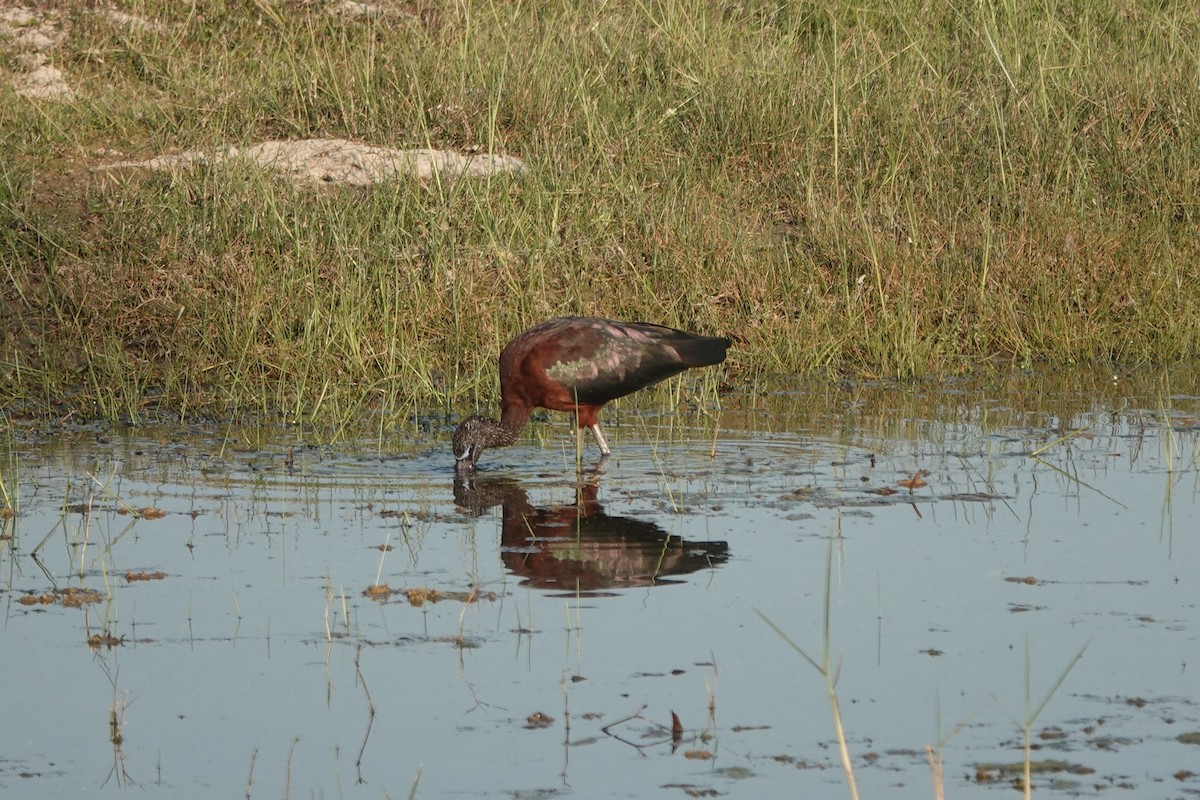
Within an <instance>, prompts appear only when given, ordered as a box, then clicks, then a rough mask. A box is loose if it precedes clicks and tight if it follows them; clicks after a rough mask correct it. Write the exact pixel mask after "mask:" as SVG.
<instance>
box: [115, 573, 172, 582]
mask: <svg viewBox="0 0 1200 800" xmlns="http://www.w3.org/2000/svg"><path fill="white" fill-rule="evenodd" d="M166 577H167V573H165V572H126V573H125V581H126V583H133V582H134V581H161V580H164V579H166Z"/></svg>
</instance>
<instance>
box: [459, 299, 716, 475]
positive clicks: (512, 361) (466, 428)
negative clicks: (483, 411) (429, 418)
mask: <svg viewBox="0 0 1200 800" xmlns="http://www.w3.org/2000/svg"><path fill="white" fill-rule="evenodd" d="M729 345H730V341H729V340H728V339H724V338H721V337H717V336H696V335H694V334H691V333H684V332H683V331H678V330H675V329H674V328H668V327H665V326H663V325H653V324H651V323H649V322H614V321H612V320H608V319H599V318H597V317H560V318H558V319H550V320H546V321H545V322H541V323H538V324H537V325H534V326H533V327H532V328H530V329H529V330H527V331H525V332H524V333H522V334H521V335H519V336H518V337H517V338H515V339H513V340H512V341H511V342H509V343H508V345H507V346H505V348H504V350H503V351H501V353H500V419H499V421H497V420H494V419H489V418H487V417H481V416H471V417H467V418H466V419H464V420H463V421H462V422H460V423H459V425H458V429H457V430H455V431H454V458H455V462H456V463H455V470H456V471H458V472H469V471H470V470H472V469H474V468H475V462H476V461H477V460H478V459H479V454H480V453H482V452H483V451H484V449H485V448H488V447H506V446H508V445H510V444H512V443H513V442H515V441H516V440H517V436H519V435H520V433H521V430H522V429H523V428H524V427H525V423H527V422H528V421H529V415H530V414H531V413H533V409H535V408H549V409H551V410H554V411H574V412H575V419H576V422H577V424H578V425H579V429H580V435H582V430H583V429H584V428H590V429H591V431H592V434H593V435H594V436H595V437H596V444H597V446H599V448H600V452H601V454H603V455H605V456H607V455H608V454H609V453H610V452H611V451H610V450H609V449H608V442H606V441H605V440H604V434H603V433H601V431H600V408H601V406H603V405H604V404H605V403H607V402H609V401H610V400H615V399H617V398H618V397H624V396H625V395H627V394H629V393H630V392H636V391H637V390H638V389H641V388H643V387H645V386H649V385H651V384H653V383H657V382H658V381H661V380H663V379H665V378H669V377H671V376H672V375H678V374H679V373H680V372H683V371H684V370H685V369H688V368H689V367H703V366H707V365H709V364H720V363H721V362H722V361H724V360H725V350H726V348H728V347H729Z"/></svg>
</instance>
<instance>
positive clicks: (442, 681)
mask: <svg viewBox="0 0 1200 800" xmlns="http://www.w3.org/2000/svg"><path fill="white" fill-rule="evenodd" d="M1181 372H1182V371H1177V372H1176V374H1175V376H1174V378H1175V381H1176V383H1175V384H1174V385H1173V384H1172V383H1170V382H1169V381H1168V376H1167V375H1165V374H1163V373H1146V374H1128V375H1121V376H1112V375H1110V374H1099V375H1097V374H1092V373H1078V374H1058V375H1028V374H1021V373H1014V374H1011V375H1009V374H1006V375H1003V376H993V377H990V378H986V379H977V380H971V381H959V382H950V383H938V384H913V385H883V384H880V385H863V384H843V385H838V386H831V385H826V384H813V385H801V384H792V385H783V384H778V385H773V386H772V385H769V384H766V383H764V384H759V385H758V386H756V387H753V388H752V389H746V390H742V391H738V392H734V393H732V394H731V395H729V396H728V397H726V398H724V401H723V403H722V405H723V408H722V410H721V413H720V415H719V417H717V416H714V415H713V414H712V410H711V409H709V410H708V413H706V414H701V415H694V414H688V415H683V416H678V417H677V416H673V415H666V414H663V413H662V412H661V411H660V410H654V411H651V410H648V409H649V408H650V406H649V405H642V406H638V405H634V404H626V405H625V406H624V407H622V408H617V409H612V410H611V413H608V414H607V415H606V420H605V421H606V430H607V432H608V433H609V438H610V442H611V443H612V444H613V446H614V449H615V451H616V455H615V456H614V457H613V458H612V459H610V460H609V461H608V462H607V463H606V464H604V465H603V466H602V467H601V468H599V469H597V468H595V462H594V461H592V460H591V459H592V457H593V455H594V451H592V450H589V451H588V452H586V453H585V468H584V475H583V477H582V479H580V480H577V479H576V475H575V469H574V465H573V459H574V453H573V449H572V444H573V441H574V439H573V437H572V436H570V435H569V432H568V431H567V428H566V425H565V424H564V422H563V421H562V420H561V419H558V418H556V419H555V420H554V421H553V422H538V423H535V425H534V426H533V430H532V433H531V436H529V437H526V439H525V440H523V443H522V444H520V445H519V446H517V447H513V448H509V449H507V450H502V451H489V452H488V453H486V454H485V456H484V459H483V460H482V461H481V470H480V471H479V473H478V474H477V475H476V477H475V478H473V479H472V480H470V481H467V482H460V483H458V484H456V483H455V481H454V479H453V475H452V470H451V466H450V457H449V453H448V449H447V445H446V440H447V439H448V428H447V426H446V425H445V424H444V423H443V421H441V420H422V421H420V422H419V423H417V424H415V425H414V430H418V431H421V432H420V433H409V432H406V433H404V434H403V435H400V434H397V435H396V436H394V437H392V438H390V439H389V440H387V441H384V442H382V443H381V442H368V441H364V442H360V443H357V444H340V445H337V446H334V447H323V446H314V445H311V444H309V443H308V442H309V441H311V440H312V438H313V437H312V436H311V435H301V434H300V433H298V432H297V431H295V430H286V429H282V428H279V429H263V428H259V429H253V430H247V429H231V428H228V427H221V428H218V427H213V428H204V427H174V428H140V429H130V430H123V429H113V428H98V427H91V426H82V427H77V428H71V429H62V428H55V429H54V430H46V429H43V428H41V427H39V426H34V425H24V424H20V423H15V422H14V423H11V424H10V425H9V428H8V433H7V436H6V442H5V444H4V445H3V446H2V447H3V449H2V450H0V469H2V470H3V473H2V474H3V482H2V484H0V485H2V487H3V489H4V491H5V492H6V493H7V495H8V496H9V498H10V503H9V504H10V505H15V507H16V509H17V512H18V513H17V514H16V515H15V516H12V517H9V518H5V519H2V520H0V524H2V528H0V531H2V533H3V536H4V538H3V539H2V540H0V569H2V574H3V581H2V582H0V590H2V591H0V604H2V606H3V625H2V626H0V670H2V673H3V674H4V675H5V676H6V677H7V679H8V691H7V692H6V699H5V706H6V709H5V715H4V717H5V720H6V723H5V731H4V732H5V736H4V741H5V746H4V748H3V752H2V753H0V794H3V795H4V796H14V797H15V796H20V797H27V798H43V797H44V798H61V797H74V796H81V795H85V794H87V795H96V794H116V793H120V792H122V791H124V790H128V789H131V788H132V789H136V790H138V791H140V792H143V793H145V794H148V795H153V796H163V797H180V796H189V797H232V796H239V797H244V796H247V795H248V796H250V797H385V796H386V797H404V796H408V794H409V792H410V791H411V790H412V788H413V786H414V784H415V785H416V795H417V796H418V797H494V796H498V795H504V796H515V797H548V796H559V795H561V796H568V795H571V796H579V797H602V796H603V797H635V798H636V797H651V796H653V797H660V796H678V797H688V796H718V795H719V796H729V797H747V798H749V797H754V798H759V797H782V796H822V797H838V796H848V795H847V794H846V791H847V790H846V784H847V779H846V776H845V774H844V772H843V771H842V768H841V765H840V761H839V759H838V754H837V748H836V745H835V744H834V726H833V722H832V719H831V713H830V703H829V699H828V695H827V694H826V691H825V687H824V684H823V682H822V678H821V676H820V675H819V674H818V672H817V671H816V670H815V669H814V668H813V667H812V666H810V665H809V663H808V662H806V661H805V659H804V658H803V657H802V656H801V655H800V654H798V653H797V652H796V651H795V650H793V649H792V648H791V646H790V645H789V643H788V642H787V641H785V640H784V639H783V638H781V637H780V636H779V635H778V634H777V633H776V632H775V631H773V630H772V628H771V627H769V626H768V624H767V623H766V622H765V621H764V620H763V619H762V618H761V617H760V616H759V614H760V613H761V614H762V615H764V616H765V617H767V618H768V619H770V620H771V621H772V622H773V623H774V624H775V625H777V626H778V627H779V628H780V629H782V630H783V631H784V632H785V633H786V634H787V635H788V636H789V637H790V638H791V639H792V641H793V642H794V643H795V644H797V645H798V646H799V647H801V648H802V649H803V650H804V651H805V653H806V654H808V655H809V656H810V657H812V658H813V659H814V660H816V661H817V662H821V661H822V660H823V658H824V653H825V647H824V644H825V635H824V631H825V619H826V616H825V611H826V607H827V604H828V611H829V615H828V620H829V635H828V646H829V648H828V649H829V660H830V664H831V665H832V667H831V668H832V670H833V671H835V672H836V677H837V687H836V688H837V697H838V700H839V703H840V709H841V716H842V721H843V723H844V726H845V730H846V734H847V737H848V739H849V752H850V755H851V757H852V761H853V766H854V770H855V778H856V780H857V783H858V788H859V790H860V792H861V794H862V796H864V797H894V796H905V797H933V796H934V789H933V776H932V773H931V770H930V767H929V763H928V761H927V754H926V749H925V748H926V746H927V745H930V746H932V747H933V748H934V749H935V752H936V751H937V750H938V749H939V746H940V751H941V753H942V757H943V759H944V765H945V770H944V774H945V783H946V791H947V795H948V796H953V797H984V796H987V797H995V796H1001V797H1007V796H1010V795H1011V794H1012V790H1011V788H1009V785H1010V784H1009V780H1010V779H1011V778H1012V776H1011V775H1010V774H1008V773H1007V772H1006V771H1005V770H1006V769H1008V768H1011V767H1016V766H1018V765H1019V764H1020V763H1021V760H1022V749H1021V740H1022V733H1021V730H1022V729H1021V723H1022V722H1023V721H1024V720H1025V719H1026V718H1027V717H1029V716H1030V715H1031V714H1032V713H1033V712H1034V711H1035V710H1036V709H1037V707H1038V706H1039V705H1040V704H1041V702H1042V700H1043V699H1044V698H1045V697H1046V696H1047V695H1050V697H1049V701H1048V702H1047V703H1046V705H1045V707H1044V708H1042V709H1041V712H1040V714H1039V715H1038V716H1037V718H1036V720H1034V721H1033V723H1032V725H1031V730H1032V735H1033V744H1034V747H1035V749H1034V751H1033V753H1032V758H1033V760H1034V762H1035V764H1036V763H1050V764H1051V766H1054V767H1056V768H1055V769H1053V770H1051V771H1048V772H1046V773H1044V774H1036V775H1035V777H1034V784H1035V787H1036V790H1037V792H1038V794H1039V795H1042V796H1046V795H1058V794H1061V795H1078V794H1084V795H1097V796H1106V797H1148V796H1154V797H1189V796H1192V797H1194V796H1197V795H1198V794H1200V775H1197V774H1191V773H1200V744H1196V743H1195V740H1196V739H1197V738H1200V709H1198V708H1197V699H1198V698H1200V691H1198V690H1200V677H1198V676H1197V669H1198V667H1200V664H1197V663H1196V662H1197V661H1198V660H1200V646H1198V642H1197V639H1198V635H1200V592H1198V591H1197V582H1198V576H1200V541H1198V531H1200V525H1198V524H1197V516H1198V515H1197V497H1198V489H1200V483H1198V479H1197V475H1198V472H1197V460H1198V458H1200V452H1198V449H1197V441H1198V438H1197V437H1198V433H1197V432H1198V431H1200V421H1198V419H1197V417H1196V416H1195V415H1197V413H1200V412H1198V408H1197V406H1198V403H1197V400H1196V394H1197V392H1196V387H1195V386H1194V385H1190V384H1189V385H1187V386H1182V387H1181V386H1179V385H1178V377H1179V374H1180V373H1181ZM1190 372H1192V373H1194V372H1195V370H1190ZM138 509H157V510H161V511H162V512H165V515H163V516H161V517H158V516H157V512H156V511H151V512H144V513H143V514H142V515H141V516H139V515H138V514H137V513H136V511H137V510H138ZM156 517H157V518H156ZM531 537H532V538H531ZM382 547H387V548H390V549H389V550H388V551H387V552H383V551H381V549H380V548H382ZM373 586H375V587H381V588H377V589H375V590H374V592H373V593H371V592H368V588H369V587H373ZM72 589H74V590H87V591H86V592H82V593H81V592H80V591H75V592H70V591H69V590H72ZM89 637H92V638H91V641H90V643H89ZM1081 650H1082V656H1081V657H1080V658H1079V660H1078V662H1077V663H1074V659H1075V658H1076V656H1077V655H1079V653H1080V651H1081ZM1073 663H1074V666H1073V667H1072V664H1073ZM1068 668H1069V671H1068ZM1064 671H1066V674H1065V677H1063V676H1064ZM1060 678H1061V679H1062V680H1061V684H1057V682H1058V681H1059V679H1060ZM1027 684H1028V688H1027ZM672 713H674V714H675V715H677V717H678V720H679V725H680V728H681V730H679V731H678V732H677V733H676V734H675V735H674V736H673V734H672ZM114 734H116V735H114ZM114 739H118V741H117V742H114V741H113V740H114ZM1051 759H1053V760H1055V761H1054V762H1049V760H1051ZM1058 762H1061V764H1059V763H1058ZM997 793H999V794H997Z"/></svg>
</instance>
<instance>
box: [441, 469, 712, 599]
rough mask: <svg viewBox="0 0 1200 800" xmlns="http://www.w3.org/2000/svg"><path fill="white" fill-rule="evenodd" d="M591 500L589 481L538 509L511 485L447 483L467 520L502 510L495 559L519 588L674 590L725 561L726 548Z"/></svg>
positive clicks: (507, 481)
mask: <svg viewBox="0 0 1200 800" xmlns="http://www.w3.org/2000/svg"><path fill="white" fill-rule="evenodd" d="M598 493H599V485H598V481H597V478H596V477H593V478H592V479H591V480H587V481H585V482H584V483H582V484H580V485H578V486H577V487H576V497H575V502H574V503H571V504H568V505H559V506H548V507H539V506H535V505H533V503H531V502H530V500H529V494H528V493H527V492H526V491H525V489H524V488H523V487H522V486H521V483H520V482H519V481H516V480H513V479H512V478H500V477H496V478H491V477H484V476H471V477H467V478H464V477H462V476H459V477H457V478H456V479H455V481H454V503H455V505H457V506H459V507H460V508H462V509H464V510H465V511H467V512H468V513H470V514H472V515H474V516H479V515H482V514H484V513H486V512H487V510H488V509H490V508H491V507H492V506H496V505H499V506H501V509H502V515H501V537H500V546H501V547H500V553H501V558H502V559H503V560H504V565H505V566H506V567H508V569H509V570H510V571H511V572H512V573H513V574H515V575H517V576H519V577H521V578H523V579H524V580H522V582H521V585H522V586H532V587H534V588H537V589H558V590H561V591H564V592H568V593H571V594H575V593H586V594H588V595H591V596H596V595H601V594H604V593H605V592H604V590H606V589H621V588H627V587H634V586H661V585H664V584H671V583H680V582H681V581H680V580H678V578H677V576H683V575H688V574H690V573H693V572H697V571H699V570H704V569H711V568H713V567H716V566H718V565H720V564H723V563H725V562H726V561H727V560H728V559H729V544H728V543H727V542H688V541H686V540H684V539H683V538H681V537H679V536H674V535H671V534H668V533H667V532H666V531H664V530H663V529H662V528H661V527H660V526H659V525H657V524H655V523H653V522H650V521H647V520H643V519H637V518H635V517H620V516H612V515H610V514H606V513H604V507H603V506H602V505H601V504H600V501H599V500H598V499H597V495H598Z"/></svg>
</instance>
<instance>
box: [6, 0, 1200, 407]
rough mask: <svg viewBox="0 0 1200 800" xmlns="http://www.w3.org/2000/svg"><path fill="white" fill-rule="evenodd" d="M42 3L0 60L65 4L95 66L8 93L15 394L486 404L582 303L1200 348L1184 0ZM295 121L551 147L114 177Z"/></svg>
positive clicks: (1006, 339) (292, 130)
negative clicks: (512, 362) (467, 159)
mask: <svg viewBox="0 0 1200 800" xmlns="http://www.w3.org/2000/svg"><path fill="white" fill-rule="evenodd" d="M27 11H29V12H30V14H29V16H27V17H20V18H19V19H17V18H14V19H16V21H15V22H13V23H12V24H11V25H10V27H9V28H7V29H6V33H5V34H4V35H3V36H0V47H3V48H4V52H3V53H2V54H0V60H2V61H3V63H4V64H5V66H6V67H7V68H9V72H10V73H15V72H17V70H18V65H19V64H20V63H22V62H21V59H22V58H23V57H24V56H23V54H22V53H20V52H18V44H17V43H18V41H19V40H20V38H21V37H20V36H19V34H20V32H21V31H20V27H21V26H25V27H27V28H31V29H32V28H34V27H38V29H39V30H41V29H42V28H45V29H47V30H48V31H49V33H48V37H47V38H48V39H49V40H50V41H52V45H51V46H49V47H48V48H47V49H45V50H43V51H42V54H41V57H42V58H43V60H44V61H45V62H46V63H48V64H51V65H53V66H54V67H55V68H56V69H59V70H61V72H62V74H63V76H64V79H65V81H66V82H67V83H68V84H69V85H70V92H69V93H67V94H65V95H63V96H60V97H58V98H57V99H56V98H47V97H30V96H28V95H27V93H25V94H23V93H22V92H21V91H19V90H18V89H17V88H16V87H15V86H6V87H3V88H0V131H2V133H0V137H2V139H0V331H3V339H2V340H0V408H9V409H12V408H20V409H22V410H26V411H34V412H36V411H39V410H45V411H55V412H59V413H64V412H73V411H78V412H83V413H97V412H98V413H101V414H105V415H110V416H124V415H132V416H135V417H137V416H141V415H145V414H146V413H149V412H150V411H151V410H169V411H171V412H173V413H183V414H189V413H193V412H198V411H220V412H222V413H229V412H233V413H239V412H250V411H282V412H284V413H286V414H288V415H289V416H293V417H296V418H307V419H320V418H345V416H346V415H349V414H352V413H354V412H355V411H357V410H360V409H363V408H366V407H378V408H382V409H384V410H385V411H387V410H397V409H404V408H408V407H412V406H413V405H420V406H424V407H443V408H450V407H451V406H452V405H458V406H461V407H464V408H466V407H470V405H471V404H472V403H474V404H476V405H479V404H484V403H486V402H488V401H489V400H490V399H491V398H492V397H493V395H494V394H495V390H496V387H495V369H494V360H495V357H496V354H497V353H498V352H499V350H500V348H501V346H502V345H503V343H504V342H505V341H507V340H508V339H509V338H510V337H511V336H512V335H514V334H515V333H517V332H518V331H520V330H522V329H523V328H525V327H527V326H528V325H529V324H531V323H533V322H535V321H537V320H540V319H543V318H546V317H550V316H555V315H560V314H574V313H586V314H598V315H604V316H611V317H616V318H623V319H647V320H652V321H656V322H661V323H666V324H672V325H676V326H680V327H685V328H688V329H691V330H695V331H697V332H700V333H706V334H723V335H728V336H731V337H733V338H735V340H736V342H737V343H736V344H735V348H734V350H733V351H731V356H730V361H729V369H731V370H733V371H735V372H736V371H740V372H742V373H746V374H753V373H756V372H771V371H787V372H817V371H828V372H836V373H841V374H851V375H865V376H910V375H922V374H929V373H935V372H960V371H962V370H964V369H968V368H970V366H971V365H974V364H977V363H979V361H980V360H983V359H991V358H1003V359H1014V360H1016V361H1018V362H1033V361H1043V360H1044V361H1050V362H1057V363H1068V362H1079V361H1105V362H1124V363H1130V362H1148V361H1153V362H1160V363H1161V362H1167V363H1169V362H1173V361H1177V360H1181V359H1188V358H1193V357H1196V356H1197V355H1200V313H1198V310H1200V309H1198V306H1200V281H1197V280H1196V278H1195V274H1196V273H1195V265H1196V263H1197V262H1198V261H1200V236H1198V234H1197V231H1200V226H1198V225H1197V210H1198V209H1197V203H1196V198H1197V197H1200V168H1198V165H1200V103H1197V101H1196V93H1195V85H1194V84H1195V76H1196V74H1197V67H1198V63H1197V59H1198V55H1197V52H1196V50H1195V47H1194V43H1195V41H1196V40H1197V38H1198V37H1200V9H1198V8H1196V7H1193V6H1191V5H1188V4H1182V3H1162V4H1137V3H1129V2H1123V1H1122V0H1072V1H1071V2H1061V3H1046V4H1026V3H1016V2H1007V1H1006V0H1000V1H999V2H971V3H966V4H947V5H937V4H935V5H933V6H918V5H917V4H915V3H912V2H904V1H903V0H890V1H887V2H867V3H845V2H834V3H832V4H815V3H804V2H796V3H793V2H786V3H785V2H758V1H757V0H751V2H738V3H734V2H689V1H688V0H664V1H663V2H650V3H643V2H627V1H626V0H614V2H610V3H605V4H600V5H595V4H590V3H577V4H576V3H559V4H543V3H501V4H489V3H473V2H462V3H457V4H446V3H425V2H423V1H422V0H417V1H416V2H411V3H395V2H383V1H382V0H381V2H380V3H379V4H378V5H376V6H372V5H369V4H354V3H341V4H339V3H333V2H329V3H325V2H255V3H244V4H226V3H217V2H203V1H202V2H197V3H190V4H175V3H166V2H160V1H159V0H146V1H145V2H133V3H128V4H126V6H125V10H124V11H123V12H121V13H113V12H111V11H104V10H102V9H98V8H96V7H85V6H83V5H77V4H67V3H39V4H35V5H32V6H30V7H29V8H28V9H27ZM305 138H342V139H349V140H353V141H358V142H364V143H367V144H372V145H379V146H387V147H397V148H416V147H429V148H435V149H442V150H453V151H458V152H460V153H473V152H479V153H488V152H490V153H498V154H508V155H512V156H517V157H519V158H521V159H522V160H523V161H524V162H525V163H526V164H527V166H528V170H527V171H526V173H525V174H524V175H523V176H521V177H511V176H499V177H495V178H491V179H478V180H466V179H464V180H451V179H449V178H442V179H439V178H434V179H432V180H424V181H418V180H404V179H401V180H394V181H390V182H385V183H380V184H377V185H375V186H373V187H367V188H364V187H354V186H339V185H327V186H313V185H302V184H296V183H292V182H289V181H286V180H283V179H281V178H280V177H279V176H278V175H276V174H271V173H267V172H264V171H262V170H261V169H259V168H256V167H255V166H254V165H252V164H245V163H239V162H237V161H236V160H226V161H211V162H203V161H200V162H197V163H193V164H191V165H188V166H182V165H181V166H176V167H174V168H171V169H167V170H158V171H152V170H138V169H121V170H98V169H96V168H97V167H100V166H102V165H104V164H107V163H112V162H114V161H120V160H125V159H146V158H151V157H153V156H156V155H159V154H162V153H180V152H183V151H208V152H217V151H222V150H225V149H227V148H229V147H230V146H237V147H243V148H244V147H246V146H250V145H253V144H256V143H259V142H263V141H270V140H290V139H305ZM710 380H711V379H710Z"/></svg>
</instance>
